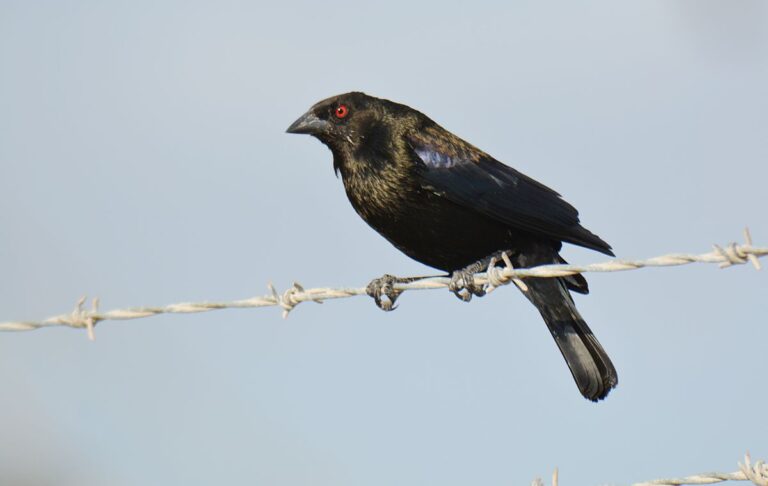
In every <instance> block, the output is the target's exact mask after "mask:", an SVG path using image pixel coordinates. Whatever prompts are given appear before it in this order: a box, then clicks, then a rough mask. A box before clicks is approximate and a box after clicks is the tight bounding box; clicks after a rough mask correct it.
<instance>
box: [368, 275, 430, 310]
mask: <svg viewBox="0 0 768 486" xmlns="http://www.w3.org/2000/svg"><path fill="white" fill-rule="evenodd" d="M425 278H432V277H405V278H403V277H395V276H394V275H383V276H382V277H379V278H375V279H373V280H371V283H369V284H368V286H367V287H366V288H365V292H366V293H367V294H368V295H370V296H371V297H373V300H374V301H375V302H376V305H377V306H378V307H379V309H381V310H383V311H387V312H388V311H393V310H395V309H396V308H397V306H396V305H395V301H396V300H397V298H398V297H400V294H402V293H403V291H402V290H396V289H395V284H398V283H410V282H415V281H417V280H423V279H425ZM382 297H385V298H382Z"/></svg>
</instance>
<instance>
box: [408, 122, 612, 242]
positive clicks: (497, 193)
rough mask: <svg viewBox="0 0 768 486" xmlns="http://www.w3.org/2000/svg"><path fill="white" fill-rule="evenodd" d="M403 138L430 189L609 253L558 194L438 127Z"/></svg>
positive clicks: (523, 225) (481, 210) (510, 222)
mask: <svg viewBox="0 0 768 486" xmlns="http://www.w3.org/2000/svg"><path fill="white" fill-rule="evenodd" d="M407 141H408V145H409V147H410V149H411V150H412V151H413V154H415V156H416V159H415V160H416V163H417V164H419V166H420V168H421V169H422V170H421V173H422V177H423V180H424V182H425V184H424V186H425V188H427V189H428V190H431V191H433V192H435V193H436V194H439V195H441V196H443V197H445V198H447V199H449V200H450V201H452V202H454V203H456V204H460V205H461V206H463V207H466V208H470V209H473V210H476V211H478V212H479V213H481V214H483V215H485V216H489V217H491V218H493V219H495V220H497V221H499V222H501V223H504V224H506V225H509V226H510V227H513V228H518V229H521V230H525V231H530V232H532V233H534V234H542V235H546V236H549V237H551V238H553V239H557V240H561V241H568V242H570V243H574V244H577V245H581V246H585V247H587V248H591V249H594V250H597V251H601V252H603V253H607V254H612V253H611V251H610V248H611V247H610V246H609V245H608V244H607V243H606V242H604V241H603V240H601V239H600V238H599V237H598V236H596V235H594V234H592V233H591V232H589V231H588V230H587V229H585V228H583V227H582V226H581V225H580V224H579V213H578V211H576V208H574V207H573V206H571V205H570V204H568V203H567V202H566V201H564V200H563V199H562V198H561V197H560V194H558V193H557V192H555V191H554V190H552V189H550V188H548V187H547V186H545V185H543V184H541V183H539V182H536V181H535V180H533V179H531V178H530V177H528V176H526V175H525V174H523V173H521V172H518V171H516V170H515V169H513V168H511V167H509V166H507V165H504V164H502V163H501V162H499V161H497V160H496V159H494V158H493V157H491V156H490V155H488V154H486V153H484V152H483V151H481V150H479V149H477V148H475V147H473V146H472V145H470V144H468V143H466V142H464V141H463V140H461V139H459V138H458V137H456V136H455V135H453V134H451V133H450V132H447V131H446V130H444V129H442V128H441V127H439V126H435V127H427V128H424V129H422V130H419V131H416V132H414V133H412V134H410V135H408V136H407Z"/></svg>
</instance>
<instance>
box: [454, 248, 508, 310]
mask: <svg viewBox="0 0 768 486" xmlns="http://www.w3.org/2000/svg"><path fill="white" fill-rule="evenodd" d="M504 253H505V251H497V252H496V253H494V254H492V255H488V256H487V257H485V258H483V259H482V260H478V261H476V262H475V263H472V264H471V265H467V266H466V267H464V268H461V269H459V270H455V271H453V272H452V273H451V283H450V284H448V290H450V291H451V292H453V295H455V296H456V297H458V298H459V299H461V300H463V301H464V302H469V301H470V300H472V296H477V297H482V296H484V295H485V293H486V291H485V287H484V286H482V285H477V284H476V283H475V274H476V273H478V272H483V271H486V270H487V269H488V267H489V266H490V265H491V264H495V263H496V262H497V261H501V260H502V255H503V254H504ZM506 253H507V254H509V253H510V252H509V251H506Z"/></svg>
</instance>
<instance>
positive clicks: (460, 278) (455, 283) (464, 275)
mask: <svg viewBox="0 0 768 486" xmlns="http://www.w3.org/2000/svg"><path fill="white" fill-rule="evenodd" d="M481 270H483V266H482V264H481V262H477V263H473V264H472V265H469V266H468V267H465V268H462V269H461V270H456V271H455V272H453V273H452V274H451V283H449V284H448V290H450V291H451V292H453V295H455V296H456V297H458V298H459V299H461V300H463V301H464V302H469V301H470V300H472V297H473V296H474V297H482V296H484V295H485V288H483V286H482V285H477V284H476V283H475V274H476V273H477V272H479V271H481Z"/></svg>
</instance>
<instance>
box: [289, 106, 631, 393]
mask: <svg viewBox="0 0 768 486" xmlns="http://www.w3.org/2000/svg"><path fill="white" fill-rule="evenodd" d="M287 132H288V133H306V134H310V135H312V136H314V137H316V138H317V139H319V140H320V141H321V142H322V143H324V144H325V145H327V146H328V148H330V149H331V152H333V167H334V170H335V171H336V173H337V174H339V173H341V177H342V180H343V182H344V188H345V189H346V192H347V197H348V198H349V201H350V202H351V203H352V206H353V207H354V208H355V211H357V213H358V214H359V215H360V216H361V217H362V218H363V219H364V220H365V222H366V223H368V224H369V225H370V226H371V227H372V228H373V229H375V230H376V231H378V232H379V233H380V234H381V235H382V236H384V238H386V239H387V240H389V242H390V243H392V244H393V245H395V247H397V248H398V249H399V250H400V251H402V252H403V253H405V254H406V255H408V256H409V257H411V258H413V259H415V260H417V261H419V262H422V263H424V264H426V265H429V266H431V267H434V268H438V269H440V270H444V271H447V272H450V273H451V275H452V284H451V289H452V290H453V291H454V293H456V295H457V296H459V297H461V298H463V299H464V300H469V298H471V297H472V294H474V295H482V294H483V293H484V292H483V290H482V289H481V288H478V287H477V286H476V285H475V284H474V281H473V279H472V278H471V274H472V273H475V272H477V271H480V270H482V269H484V268H485V267H487V266H488V265H489V264H493V262H494V261H498V260H499V258H500V255H501V252H506V253H507V255H508V257H509V258H510V259H511V261H512V263H513V265H514V266H515V267H516V268H521V267H531V266H536V265H544V264H551V263H564V262H565V260H563V259H562V258H561V257H560V255H559V254H558V252H559V250H560V248H561V247H562V242H563V241H565V242H568V243H573V244H575V245H580V246H583V247H586V248H590V249H592V250H597V251H599V252H602V253H605V254H607V255H611V256H613V253H612V252H611V247H610V246H609V245H608V243H606V242H605V241H603V240H602V239H600V238H599V237H598V236H596V235H594V234H593V233H591V232H590V231H589V230H587V229H585V228H584V227H582V226H581V225H580V224H579V217H578V212H577V211H576V209H575V208H574V207H573V206H571V205H570V204H568V203H567V202H566V201H564V200H563V199H562V198H561V197H560V195H559V194H558V193H557V192H555V191H553V190H552V189H550V188H548V187H546V186H544V185H543V184H540V183H539V182H536V181H535V180H533V179H531V178H530V177H528V176H526V175H524V174H522V173H520V172H518V171H516V170H515V169H513V168H511V167H509V166H507V165H504V164H502V163H501V162H499V161H497V160H496V159H494V158H493V157H491V156H490V155H488V154H486V153H485V152H483V151H482V150H480V149H478V148H476V147H474V146H472V145H470V144H469V143H467V142H465V141H464V140H462V139H460V138H459V137H457V136H456V135H454V134H452V133H451V132H449V131H447V130H445V129H444V128H442V127H441V126H439V125H438V124H437V123H435V122H434V121H432V120H431V119H430V118H429V117H427V116H426V115H424V114H422V113H420V112H418V111H416V110H414V109H412V108H410V107H408V106H405V105H402V104H399V103H394V102H392V101H389V100H384V99H380V98H374V97H372V96H368V95H366V94H364V93H359V92H353V93H347V94H342V95H339V96H334V97H332V98H328V99H326V100H323V101H321V102H319V103H317V104H316V105H314V106H313V107H312V108H310V110H309V111H308V112H307V113H305V114H304V115H303V116H301V118H299V119H298V120H296V121H295V122H294V123H293V124H292V125H291V126H290V127H288V130H287ZM387 277H388V276H385V278H384V279H378V280H375V281H374V282H372V283H371V286H369V293H371V295H373V296H374V297H375V298H376V301H377V304H379V305H380V307H382V303H381V300H380V296H381V292H382V286H383V285H384V284H385V283H386V282H387ZM388 278H389V279H392V278H393V277H388ZM525 282H526V285H527V290H525V291H524V292H523V293H524V295H525V296H526V297H527V298H528V300H530V301H531V302H532V303H533V305H535V306H536V308H537V309H538V310H539V312H540V313H541V316H542V317H543V318H544V321H545V322H546V323H547V326H548V327H549V330H550V332H551V333H552V337H554V338H555V342H556V343H557V345H558V347H559V348H560V351H561V352H562V354H563V357H564V358H565V361H566V362H567V363H568V367H569V368H570V369H571V373H572V374H573V378H574V379H575V380H576V385H577V386H578V387H579V391H580V392H581V394H582V395H584V397H586V398H588V399H589V400H593V401H597V400H600V399H602V398H605V397H606V396H607V395H608V392H609V391H610V390H611V389H612V388H613V387H615V386H616V384H617V383H618V377H617V374H616V369H615V368H614V366H613V363H611V360H610V358H608V355H607V353H606V352H605V350H603V347H602V346H601V345H600V343H599V342H598V341H597V339H596V338H595V336H594V335H593V334H592V331H591V330H590V329H589V327H588V326H587V323H586V322H584V319H582V317H581V315H580V314H579V312H578V311H577V310H576V306H575V305H574V303H573V300H572V299H571V295H570V293H569V290H570V291H574V292H579V293H582V294H586V293H588V292H589V289H588V287H587V281H586V280H585V279H584V277H582V276H581V275H574V276H570V277H562V278H530V279H526V280H525ZM388 296H389V297H390V300H391V301H393V300H394V298H396V297H397V295H396V294H389V295H388ZM390 303H391V302H390Z"/></svg>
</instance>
